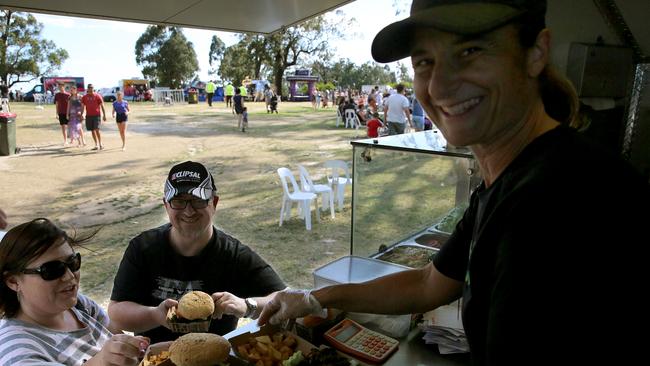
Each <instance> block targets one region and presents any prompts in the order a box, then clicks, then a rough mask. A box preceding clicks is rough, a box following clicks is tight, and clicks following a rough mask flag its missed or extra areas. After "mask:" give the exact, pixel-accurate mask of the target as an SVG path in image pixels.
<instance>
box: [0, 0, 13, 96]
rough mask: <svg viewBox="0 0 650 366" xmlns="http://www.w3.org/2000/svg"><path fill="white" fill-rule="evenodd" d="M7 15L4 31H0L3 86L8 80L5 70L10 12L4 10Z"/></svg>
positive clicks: (0, 73) (0, 74) (0, 69)
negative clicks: (0, 36) (0, 35)
mask: <svg viewBox="0 0 650 366" xmlns="http://www.w3.org/2000/svg"><path fill="white" fill-rule="evenodd" d="M5 11H6V15H7V21H6V23H5V24H3V26H4V29H3V30H2V45H1V46H0V47H1V49H2V54H1V55H0V78H2V81H4V82H5V85H8V83H9V80H8V76H9V71H8V70H7V42H8V41H9V27H10V26H11V14H13V12H12V11H11V10H5Z"/></svg>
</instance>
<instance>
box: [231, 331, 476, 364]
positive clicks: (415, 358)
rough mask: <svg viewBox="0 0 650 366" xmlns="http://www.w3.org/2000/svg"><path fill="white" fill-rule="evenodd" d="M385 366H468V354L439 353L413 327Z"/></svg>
mask: <svg viewBox="0 0 650 366" xmlns="http://www.w3.org/2000/svg"><path fill="white" fill-rule="evenodd" d="M257 330H259V327H258V326H257V323H256V322H250V323H248V324H246V325H244V326H242V327H239V328H237V329H235V330H233V331H232V332H230V333H228V334H226V335H224V337H225V338H226V339H230V338H232V337H235V336H238V335H240V334H242V333H246V332H251V333H252V332H256V331H257ZM383 365H385V366H468V365H470V360H469V354H461V355H441V354H439V353H438V351H437V347H435V346H431V345H427V344H425V343H424V341H423V340H422V333H421V332H420V330H419V329H413V330H412V331H411V332H410V333H409V335H408V336H406V337H404V338H402V339H400V342H399V349H398V350H397V352H395V354H394V355H392V356H391V357H390V358H389V359H388V361H386V363H384V364H383Z"/></svg>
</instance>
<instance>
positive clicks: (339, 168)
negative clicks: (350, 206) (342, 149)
mask: <svg viewBox="0 0 650 366" xmlns="http://www.w3.org/2000/svg"><path fill="white" fill-rule="evenodd" d="M325 167H326V168H328V169H329V171H328V172H327V183H328V184H329V186H330V187H332V194H333V195H334V196H335V197H334V199H336V200H337V201H338V202H339V210H342V209H343V196H344V195H345V186H346V185H348V184H349V185H352V178H350V169H349V168H348V164H347V163H346V162H345V161H343V160H328V161H326V162H325ZM340 173H343V174H340Z"/></svg>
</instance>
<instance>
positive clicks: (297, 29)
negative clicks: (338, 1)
mask: <svg viewBox="0 0 650 366" xmlns="http://www.w3.org/2000/svg"><path fill="white" fill-rule="evenodd" d="M339 29H340V28H339V27H338V26H336V25H335V24H334V22H332V21H329V20H327V19H326V18H325V17H323V16H319V17H316V18H312V19H309V20H307V21H305V22H303V23H301V24H299V25H297V26H294V27H289V28H287V29H285V30H281V31H279V32H276V33H274V34H272V35H270V36H268V37H267V55H268V59H269V63H270V66H271V70H272V74H273V83H274V84H275V85H276V86H279V85H282V79H283V78H284V72H285V70H286V69H287V68H288V67H290V66H293V65H296V64H297V63H298V60H299V59H300V58H301V56H304V57H307V56H311V57H314V58H316V57H320V58H322V59H327V58H329V56H330V55H331V53H330V51H329V50H328V48H329V40H330V39H333V38H343V34H342V33H341V32H340V31H339ZM278 89H279V90H282V89H281V88H278Z"/></svg>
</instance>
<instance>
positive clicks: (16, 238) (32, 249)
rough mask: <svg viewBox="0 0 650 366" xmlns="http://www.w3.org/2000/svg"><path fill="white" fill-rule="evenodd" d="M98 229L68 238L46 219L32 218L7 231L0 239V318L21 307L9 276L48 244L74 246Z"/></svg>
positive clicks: (12, 315)
mask: <svg viewBox="0 0 650 366" xmlns="http://www.w3.org/2000/svg"><path fill="white" fill-rule="evenodd" d="M97 231H98V230H96V231H94V232H92V233H91V234H89V235H86V236H83V237H80V238H78V237H77V236H76V234H75V235H73V236H72V237H70V236H68V234H67V233H66V232H65V231H63V230H61V229H60V228H59V227H58V226H56V225H54V223H52V221H50V220H48V219H46V218H38V219H34V220H32V221H29V222H25V223H23V224H20V225H18V226H16V227H14V228H12V229H11V230H9V231H8V232H7V234H6V235H5V236H4V238H2V241H0V273H2V281H1V282H2V283H0V317H2V318H12V317H14V316H16V314H17V313H18V310H20V302H19V301H18V296H17V294H16V292H15V291H14V290H12V289H11V288H9V287H8V286H7V284H6V283H5V280H6V279H7V277H8V276H11V275H15V274H18V273H20V272H21V271H22V270H24V269H25V267H26V266H27V264H28V263H29V262H31V261H32V260H34V259H35V258H38V257H39V256H41V255H42V254H43V253H45V252H46V251H47V250H48V249H50V248H51V247H54V246H59V245H63V244H64V243H68V244H69V245H70V246H77V245H79V244H81V243H84V242H86V241H88V240H90V239H91V238H92V237H93V236H95V234H97Z"/></svg>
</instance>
